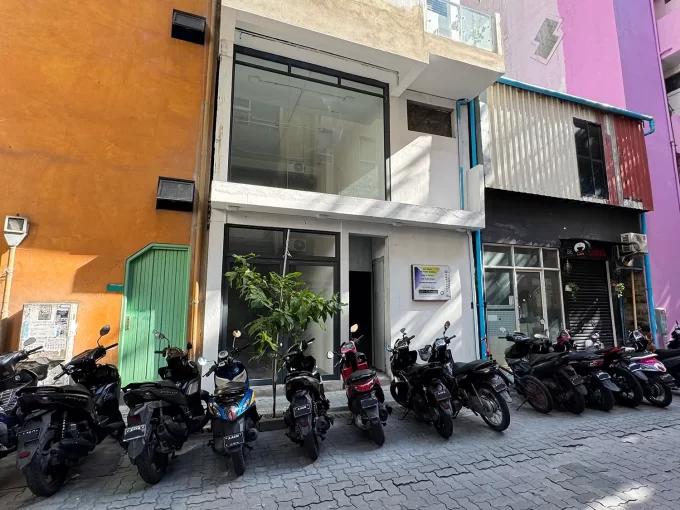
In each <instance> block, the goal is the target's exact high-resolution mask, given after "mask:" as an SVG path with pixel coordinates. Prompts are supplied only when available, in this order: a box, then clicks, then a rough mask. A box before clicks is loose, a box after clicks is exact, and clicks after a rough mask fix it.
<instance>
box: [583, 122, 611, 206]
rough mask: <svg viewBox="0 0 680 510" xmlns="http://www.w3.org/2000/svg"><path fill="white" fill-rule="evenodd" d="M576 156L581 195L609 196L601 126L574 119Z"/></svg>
mask: <svg viewBox="0 0 680 510" xmlns="http://www.w3.org/2000/svg"><path fill="white" fill-rule="evenodd" d="M574 136H575V138H576V156H577V159H578V175H579V181H580V184H581V195H583V196H594V197H598V198H609V188H608V187H607V172H606V170H605V164H604V147H603V144H602V126H600V125H599V124H593V123H592V122H586V121H585V120H580V119H574Z"/></svg>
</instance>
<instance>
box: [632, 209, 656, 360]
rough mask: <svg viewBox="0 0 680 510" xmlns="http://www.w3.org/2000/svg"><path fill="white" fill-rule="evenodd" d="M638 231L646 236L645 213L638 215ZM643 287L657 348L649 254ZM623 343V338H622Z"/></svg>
mask: <svg viewBox="0 0 680 510" xmlns="http://www.w3.org/2000/svg"><path fill="white" fill-rule="evenodd" d="M640 230H642V233H643V234H645V235H647V218H646V217H645V213H642V214H640ZM644 259H645V286H646V287H647V306H648V307H649V329H651V330H652V338H653V339H654V345H656V346H657V347H659V340H658V339H657V338H656V316H655V315H654V294H653V293H652V268H651V265H650V263H649V254H648V253H646V254H645V257H644ZM624 341H625V338H624Z"/></svg>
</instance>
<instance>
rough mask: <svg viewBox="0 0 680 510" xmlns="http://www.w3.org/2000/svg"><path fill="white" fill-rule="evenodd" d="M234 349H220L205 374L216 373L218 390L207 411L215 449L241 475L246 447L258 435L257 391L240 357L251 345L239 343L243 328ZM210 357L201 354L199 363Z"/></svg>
mask: <svg viewBox="0 0 680 510" xmlns="http://www.w3.org/2000/svg"><path fill="white" fill-rule="evenodd" d="M233 335H234V341H233V343H232V348H231V352H227V351H220V352H219V353H218V354H217V361H213V362H212V363H213V365H212V366H211V367H210V370H208V372H207V373H206V374H205V375H204V376H203V377H209V376H210V375H212V374H215V394H214V396H210V398H209V400H208V413H209V415H210V419H211V428H212V433H213V440H212V449H213V451H214V452H215V453H217V454H218V455H224V456H227V457H229V458H230V459H231V462H232V464H233V465H234V473H236V474H237V475H239V476H240V475H242V474H243V473H244V472H245V470H246V464H245V457H244V450H245V448H251V446H250V445H248V443H252V442H253V441H255V440H256V439H257V435H258V431H257V422H258V421H260V415H259V414H257V407H256V403H255V393H253V390H251V389H250V381H249V379H248V371H247V370H246V366H245V365H244V364H243V363H241V362H240V361H238V360H237V358H238V356H239V354H241V351H242V350H244V349H246V348H247V347H250V344H249V345H245V346H243V347H241V348H237V347H236V339H237V338H239V337H240V336H241V332H240V331H238V330H236V331H234V334H233ZM207 363H208V360H207V359H205V358H203V357H200V358H198V364H199V365H201V366H204V365H206V364H207Z"/></svg>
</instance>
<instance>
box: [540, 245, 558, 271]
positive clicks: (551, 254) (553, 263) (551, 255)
mask: <svg viewBox="0 0 680 510" xmlns="http://www.w3.org/2000/svg"><path fill="white" fill-rule="evenodd" d="M543 267H551V268H554V269H557V250H548V249H546V248H543Z"/></svg>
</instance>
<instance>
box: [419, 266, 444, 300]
mask: <svg viewBox="0 0 680 510" xmlns="http://www.w3.org/2000/svg"><path fill="white" fill-rule="evenodd" d="M411 283H412V284H413V299H414V300H415V301H446V300H449V299H451V269H450V268H449V266H421V265H416V264H414V265H412V266H411Z"/></svg>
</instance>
